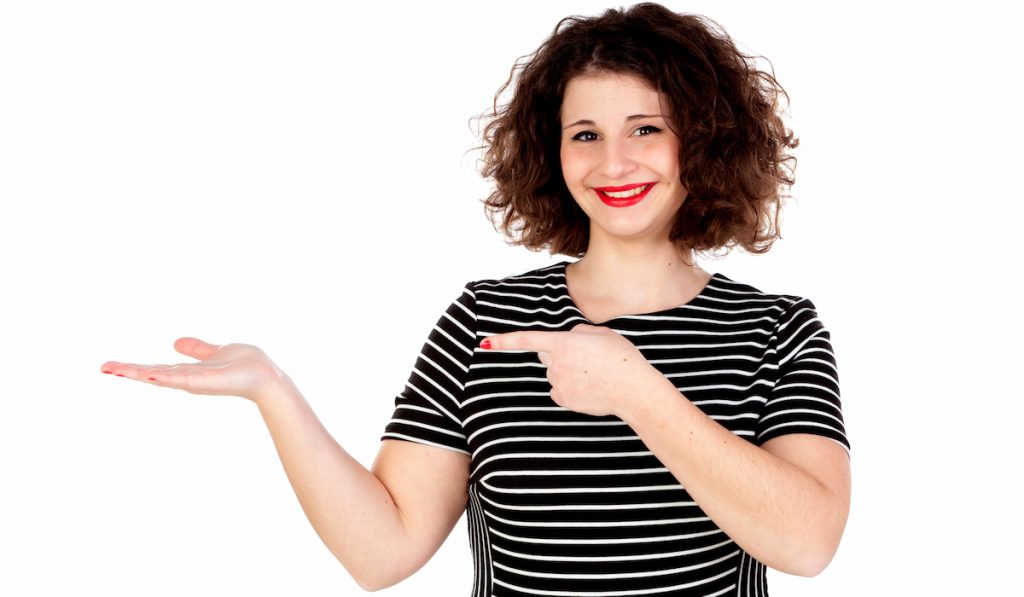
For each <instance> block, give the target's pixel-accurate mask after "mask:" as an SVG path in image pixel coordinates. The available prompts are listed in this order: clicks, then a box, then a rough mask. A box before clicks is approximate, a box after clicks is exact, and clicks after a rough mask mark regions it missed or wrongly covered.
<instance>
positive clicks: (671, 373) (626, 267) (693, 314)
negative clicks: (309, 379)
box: [103, 4, 850, 596]
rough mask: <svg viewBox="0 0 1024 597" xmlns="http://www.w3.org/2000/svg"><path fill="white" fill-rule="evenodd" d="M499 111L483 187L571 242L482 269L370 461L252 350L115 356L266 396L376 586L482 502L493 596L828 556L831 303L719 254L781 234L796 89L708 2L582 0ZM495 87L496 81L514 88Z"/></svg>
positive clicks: (731, 581) (681, 591) (549, 243)
mask: <svg viewBox="0 0 1024 597" xmlns="http://www.w3.org/2000/svg"><path fill="white" fill-rule="evenodd" d="M507 89H510V90H512V96H511V99H510V100H509V101H508V102H507V103H506V104H504V105H502V106H500V107H497V108H496V111H495V113H494V114H492V115H491V116H492V118H491V120H490V122H489V123H488V125H487V127H486V128H485V131H484V141H485V147H486V154H485V166H484V174H485V176H487V177H489V178H491V179H493V180H494V182H495V190H494V192H493V193H492V195H491V196H490V197H489V198H488V200H487V206H488V207H489V209H490V210H491V211H492V214H493V215H495V216H497V217H498V219H499V220H500V223H501V225H502V226H503V227H504V230H505V232H506V233H507V234H508V235H509V237H510V238H512V239H513V240H514V241H515V242H518V243H519V244H522V245H524V246H526V247H527V248H530V249H534V250H539V249H545V250H548V251H550V252H551V253H552V254H563V255H567V256H571V257H575V258H578V259H576V260H574V261H571V262H569V261H563V262H560V263H558V264H556V265H552V266H548V267H545V268H541V269H537V270H534V271H530V272H526V273H522V274H519V275H513V276H509V277H505V278H501V279H491V280H480V281H474V282H470V283H468V284H467V285H466V287H465V288H464V289H463V291H462V294H461V295H459V296H458V297H457V298H456V300H455V301H454V302H453V303H452V304H451V306H450V307H449V308H448V309H447V311H446V312H445V313H444V314H443V315H442V317H441V318H440V319H439V320H438V322H437V325H436V326H435V327H434V330H433V331H432V332H431V334H430V335H429V337H428V339H427V341H426V343H425V344H424V347H423V350H422V352H421V354H420V357H419V358H418V359H417V361H416V364H415V367H414V369H413V371H412V373H411V375H410V377H409V381H408V383H407V384H406V387H405V390H404V391H403V392H402V394H401V395H400V396H398V398H397V399H396V409H395V414H394V416H393V418H392V420H391V422H390V423H389V424H388V425H387V427H386V430H385V433H384V438H383V441H382V443H381V447H380V451H379V453H378V456H377V458H376V461H375V462H374V464H373V466H372V468H371V469H370V470H367V469H366V468H364V467H363V466H362V465H361V464H359V463H358V462H356V461H355V460H353V459H352V458H351V456H349V454H348V453H347V452H345V450H344V449H342V448H341V446H339V445H338V444H337V443H336V442H335V441H334V439H333V438H332V437H331V435H330V434H329V433H328V432H327V431H326V430H325V429H324V427H323V426H322V425H321V424H320V422H319V421H318V420H317V417H316V415H315V414H314V413H313V411H312V410H311V409H310V407H309V405H308V404H307V403H306V401H305V400H304V399H303V397H302V395H301V394H300V393H299V391H298V389H297V387H296V386H295V384H294V383H293V382H292V380H291V379H290V378H289V377H288V376H287V375H285V374H284V372H282V371H281V370H280V369H278V368H277V367H276V366H275V365H274V363H273V362H272V361H271V360H270V359H269V358H268V357H267V355H266V354H264V353H263V352H262V351H261V350H260V349H259V348H257V347H255V346H250V345H243V344H227V345H222V346H217V345H212V344H208V343H206V342H203V341H201V340H198V339H195V338H181V339H179V340H178V341H177V342H176V343H175V349H176V350H178V351H179V352H181V353H182V354H184V355H187V356H190V357H193V358H195V359H198V362H196V363H190V364H179V365H170V366H168V365H132V364H128V363H121V362H108V363H105V364H104V366H103V371H104V372H107V373H113V374H116V375H119V376H124V377H128V378H131V379H137V380H141V381H147V382H150V383H153V384H157V385H162V386H166V387H172V388H179V389H183V390H186V391H189V392H193V393H199V394H230V395H237V396H242V397H245V398H249V399H250V400H252V401H253V402H255V403H256V405H257V406H258V407H259V409H260V412H261V414H262V416H263V418H264V420H265V422H266V424H267V427H268V428H269V430H270V433H271V435H272V437H273V439H274V442H275V445H276V447H277V450H278V453H279V455H280V457H281V461H282V463H283V464H284V468H285V470H286V471H287V474H288V478H289V480H290V481H291V484H292V486H293V487H294V489H295V492H296V494H297V496H298V498H299V501H300V502H301V504H302V507H303V509H304V511H305V512H306V514H307V516H308V517H309V519H310V521H311V522H312V524H313V526H314V528H315V529H316V530H317V532H318V533H319V535H320V537H321V538H322V539H323V540H324V542H325V543H326V545H327V546H328V548H329V549H330V550H331V551H332V553H334V555H335V556H336V557H337V558H338V559H339V560H340V561H341V563H342V564H343V565H344V566H345V567H346V569H348V571H349V572H350V573H351V574H352V576H353V577H354V578H355V579H356V581H357V582H358V583H359V584H360V585H361V586H362V587H364V588H366V589H369V590H374V589H378V588H382V587H386V586H389V585H392V584H394V583H396V582H399V581H401V580H402V579H404V578H406V577H408V576H409V575H411V574H412V573H413V572H415V571H416V570H417V569H419V568H420V567H421V566H422V565H423V564H424V563H425V562H426V561H427V560H428V559H429V558H430V557H431V556H432V555H433V554H434V553H435V552H436V550H437V549H438V547H439V546H440V545H441V543H442V542H443V541H444V539H445V538H446V537H447V536H448V534H449V532H450V531H451V529H452V527H453V526H454V524H455V523H456V521H457V520H458V518H459V517H460V516H461V514H462V512H463V511H466V512H468V516H469V530H470V541H471V544H472V549H473V553H474V557H475V564H476V574H475V578H474V579H473V583H474V584H473V586H474V589H473V591H474V592H473V594H474V595H476V596H484V595H574V596H576V595H652V594H655V595H691V594H699V595H726V594H728V595H736V594H740V595H764V594H766V593H767V591H766V587H765V566H770V567H772V568H775V569H778V570H781V571H784V572H789V573H793V574H801V575H814V574H817V573H818V572H819V571H821V570H822V569H823V568H824V567H825V566H826V565H827V564H828V562H829V561H830V560H831V558H832V556H833V554H834V553H835V550H836V548H837V546H838V543H839V540H840V537H841V535H842V532H843V527H844V525H845V522H846V518H847V513H848V510H849V496H850V473H849V461H848V447H849V445H848V443H847V440H846V436H845V430H844V427H843V421H842V413H841V410H840V402H839V388H838V381H837V374H836V369H835V362H834V358H833V355H832V350H831V346H830V343H829V335H828V333H827V331H826V330H825V328H824V327H823V325H822V324H821V322H820V321H819V320H818V318H817V315H816V313H815V310H814V306H813V305H812V304H811V303H810V301H808V300H806V299H801V298H799V297H794V296H788V295H773V294H766V293H762V292H760V291H758V290H756V289H754V288H752V287H750V286H747V285H744V284H741V283H738V282H735V281H732V280H730V279H728V278H726V277H725V276H722V275H720V274H715V275H711V274H708V273H707V272H705V271H703V270H702V269H701V268H700V267H699V266H698V265H697V264H696V261H695V259H694V255H695V253H697V252H700V251H709V250H716V249H721V248H731V247H734V246H740V247H743V248H744V249H746V250H748V251H753V252H764V251H766V250H767V249H768V248H769V247H770V246H771V244H772V242H773V241H774V240H775V239H776V238H777V235H778V230H777V215H778V209H779V206H780V189H781V188H783V187H785V186H786V185H790V184H792V182H793V180H792V168H791V167H790V164H791V160H792V158H791V157H790V155H789V150H791V149H792V148H793V147H795V146H796V141H795V140H794V139H793V136H792V134H791V132H790V131H788V130H786V128H785V127H784V126H783V124H782V121H781V120H780V118H779V114H778V111H779V104H778V102H777V99H778V96H779V95H780V94H782V93H783V92H782V89H781V88H780V87H779V86H778V84H777V83H776V82H775V80H774V78H773V77H772V76H770V75H769V74H767V73H764V72H761V71H759V70H757V68H756V67H755V66H754V64H753V63H752V61H751V60H750V59H749V58H747V57H745V56H743V55H742V54H740V53H739V52H738V51H737V49H736V47H735V46H734V45H733V43H732V41H731V40H730V39H729V38H728V36H727V35H726V34H725V33H724V32H722V31H721V30H719V29H717V28H716V27H715V26H714V25H713V24H712V23H711V22H709V21H707V20H705V19H703V18H700V17H695V16H688V15H678V14H674V13H672V12H670V11H668V10H667V9H665V8H663V7H661V6H658V5H655V4H642V5H638V6H635V7H633V8H631V9H628V10H621V11H619V10H611V11H608V12H606V13H605V14H604V15H602V16H600V17H595V18H587V19H583V18H569V19H565V20H563V21H562V22H561V23H560V24H559V26H558V27H557V28H556V30H555V32H554V34H553V35H552V36H551V37H550V38H549V39H548V40H547V41H546V42H545V43H544V44H543V45H542V46H541V48H540V49H538V50H537V52H536V53H534V54H533V55H532V56H531V57H529V58H528V59H526V60H525V61H524V62H522V63H520V64H518V65H517V66H516V68H514V69H513V74H512V77H510V80H509V82H508V83H507V84H506V87H504V88H503V89H502V90H501V91H499V95H501V94H502V93H504V91H506V90H507ZM496 106H497V102H496Z"/></svg>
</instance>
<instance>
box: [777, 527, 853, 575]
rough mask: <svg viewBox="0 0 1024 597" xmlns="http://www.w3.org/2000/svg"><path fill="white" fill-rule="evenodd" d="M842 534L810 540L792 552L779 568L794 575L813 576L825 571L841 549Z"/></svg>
mask: <svg viewBox="0 0 1024 597" xmlns="http://www.w3.org/2000/svg"><path fill="white" fill-rule="evenodd" d="M839 539H840V536H839V535H837V536H833V537H821V538H820V540H818V541H809V542H808V543H807V544H805V545H804V548H803V549H799V550H797V551H795V552H793V553H791V554H790V556H789V558H787V561H786V563H785V565H784V566H780V567H779V568H778V570H779V571H780V572H785V573H786V574H792V575H794V576H805V577H812V576H818V575H819V574H821V573H822V572H824V570H825V568H828V565H829V564H830V563H832V558H833V557H835V555H836V551H837V550H838V549H839Z"/></svg>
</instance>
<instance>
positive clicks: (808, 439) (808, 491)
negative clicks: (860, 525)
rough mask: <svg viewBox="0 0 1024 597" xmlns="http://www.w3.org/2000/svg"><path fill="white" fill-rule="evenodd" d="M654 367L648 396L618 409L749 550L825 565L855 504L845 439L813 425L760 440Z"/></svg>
mask: <svg viewBox="0 0 1024 597" xmlns="http://www.w3.org/2000/svg"><path fill="white" fill-rule="evenodd" d="M651 369H652V371H653V374H652V375H651V377H650V381H649V383H650V386H649V392H648V393H647V394H645V395H646V396H648V397H649V399H647V400H637V401H632V402H629V403H628V406H627V407H626V408H625V409H624V410H623V411H622V412H621V413H620V417H621V418H622V419H623V420H624V421H626V423H628V424H629V425H630V427H632V428H633V430H634V431H636V433H637V435H638V436H639V437H640V439H642V440H643V442H644V444H646V445H647V447H648V448H650V450H651V452H653V453H654V455H655V456H656V457H657V458H658V460H660V461H661V462H662V463H664V464H665V466H666V467H667V468H668V469H669V470H670V471H671V472H672V474H673V475H674V476H675V477H676V478H677V479H678V480H679V482H680V483H681V484H682V485H683V487H685V488H686V489H687V491H688V492H689V493H690V495H691V496H692V497H693V499H694V500H695V501H696V502H697V503H698V504H700V506H701V508H702V509H703V510H704V511H705V512H706V513H707V514H708V516H709V517H711V519H712V520H714V521H715V524H717V525H718V526H719V527H721V528H722V530H723V531H725V532H726V534H728V535H729V536H730V537H731V538H732V539H733V540H734V541H736V543H737V544H739V545H740V547H742V548H743V549H744V550H745V551H747V552H748V553H749V554H750V555H752V556H753V557H755V558H757V559H758V560H759V561H761V562H763V563H764V564H766V565H768V566H771V567H772V568H774V569H776V570H780V571H782V572H787V573H790V574H799V575H802V576H813V575H815V574H818V573H819V572H821V571H822V570H823V569H824V568H825V566H827V565H828V563H829V562H830V561H831V559H832V556H833V555H834V554H835V551H836V549H837V548H838V546H839V539H840V537H841V536H842V533H843V528H844V527H845V525H846V518H847V515H848V513H849V508H850V465H849V458H848V455H847V453H846V450H845V448H843V447H842V446H840V445H839V444H837V443H836V442H834V441H832V440H829V439H826V438H824V437H818V436H813V435H807V434H794V435H786V436H782V437H777V438H775V439H772V440H769V441H768V442H766V443H765V444H764V445H763V446H762V447H758V446H755V445H753V444H751V443H749V442H748V441H746V440H744V439H742V438H740V437H738V436H736V435H734V434H733V433H731V432H730V431H728V430H727V429H725V428H724V427H722V426H721V425H719V424H718V423H717V422H715V421H714V420H712V419H711V418H710V417H708V416H707V415H705V414H704V413H703V412H701V410H700V409H699V408H697V407H696V406H694V405H693V404H692V403H690V401H689V400H680V399H679V398H680V393H679V390H677V389H676V388H675V386H674V385H673V384H672V383H671V382H670V381H669V380H668V379H666V378H665V377H664V376H662V375H661V374H660V373H659V372H658V371H657V370H655V369H654V368H653V367H652V368H651Z"/></svg>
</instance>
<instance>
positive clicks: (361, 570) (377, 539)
mask: <svg viewBox="0 0 1024 597" xmlns="http://www.w3.org/2000/svg"><path fill="white" fill-rule="evenodd" d="M258 405H259V408H260V414H261V415H262V416H263V420H264V421H265V422H266V425H267V429H268V430H269V431H270V435H271V437H272V438H273V441H274V445H275V447H276V448H277V453H278V456H279V457H280V459H281V463H282V464H283V465H284V470H285V473H286V474H287V476H288V480H289V481H290V482H291V485H292V488H293V489H294V490H295V495H296V496H297V497H298V499H299V503H300V504H301V505H302V509H303V511H304V512H305V514H306V517H307V518H309V521H310V522H311V523H312V525H313V528H314V529H315V530H316V532H317V534H318V535H319V536H320V538H321V539H322V540H323V542H324V544H326V545H327V547H328V549H330V551H331V553H333V554H334V556H335V557H336V558H337V559H338V560H339V561H340V562H341V564H342V565H343V566H344V567H345V569H346V570H348V572H349V573H350V574H351V575H352V577H353V578H354V579H355V580H356V582H358V583H359V584H360V585H361V586H362V587H363V588H367V589H372V588H377V587H380V586H385V585H388V584H391V583H392V582H393V580H392V579H393V577H395V576H396V574H397V575H399V576H401V577H403V578H404V573H403V572H401V571H396V570H394V569H395V568H396V567H400V566H402V565H403V562H404V561H405V558H404V557H403V555H402V553H401V552H402V548H403V546H405V545H406V544H407V541H406V532H405V528H404V525H403V520H402V515H401V512H400V510H399V509H398V507H397V506H396V504H395V502H394V500H393V499H392V497H391V495H390V493H389V492H388V490H387V488H386V487H385V486H384V485H383V484H382V483H381V482H380V480H379V479H378V478H377V477H376V476H374V475H373V473H371V472H370V471H369V470H367V468H366V467H364V466H363V465H362V464H360V463H359V462H358V461H356V460H355V459H354V458H352V456H351V455H349V454H348V453H347V452H346V451H345V450H344V449H343V448H342V447H341V446H340V445H339V444H338V443H337V442H336V441H335V440H334V438H333V437H332V436H331V435H330V433H328V432H327V430H326V429H325V428H324V426H323V424H321V422H320V420H319V419H318V418H317V416H316V414H315V413H314V412H313V410H312V408H310V406H309V404H308V403H307V402H306V400H305V399H304V398H303V396H302V394H301V393H300V392H299V391H298V389H297V388H296V387H295V386H294V384H292V383H291V382H290V381H287V382H286V383H284V384H282V385H281V386H280V387H279V388H276V389H275V390H274V391H272V392H271V393H270V394H269V395H267V396H265V397H263V398H262V399H261V400H260V401H258Z"/></svg>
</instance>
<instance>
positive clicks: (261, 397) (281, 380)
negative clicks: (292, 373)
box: [250, 366, 301, 412]
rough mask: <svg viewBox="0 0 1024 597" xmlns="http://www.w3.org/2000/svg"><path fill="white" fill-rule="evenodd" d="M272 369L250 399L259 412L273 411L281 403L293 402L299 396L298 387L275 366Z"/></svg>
mask: <svg viewBox="0 0 1024 597" xmlns="http://www.w3.org/2000/svg"><path fill="white" fill-rule="evenodd" d="M273 369H274V370H273V373H272V374H271V375H270V376H268V379H267V380H266V381H264V383H263V384H261V386H260V388H259V389H258V390H257V391H256V392H255V393H254V394H253V396H252V397H251V398H250V399H251V400H252V401H253V402H255V403H256V406H258V407H259V409H260V411H261V412H264V411H266V410H273V409H275V408H277V407H278V406H280V405H281V404H283V403H289V402H294V401H295V399H296V398H298V397H300V396H301V394H300V393H299V389H298V387H297V386H296V385H295V384H294V383H293V382H292V380H291V378H290V377H288V375H287V374H285V372H284V371H282V370H280V369H278V368H277V367H276V366H275V367H274V368H273Z"/></svg>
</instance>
